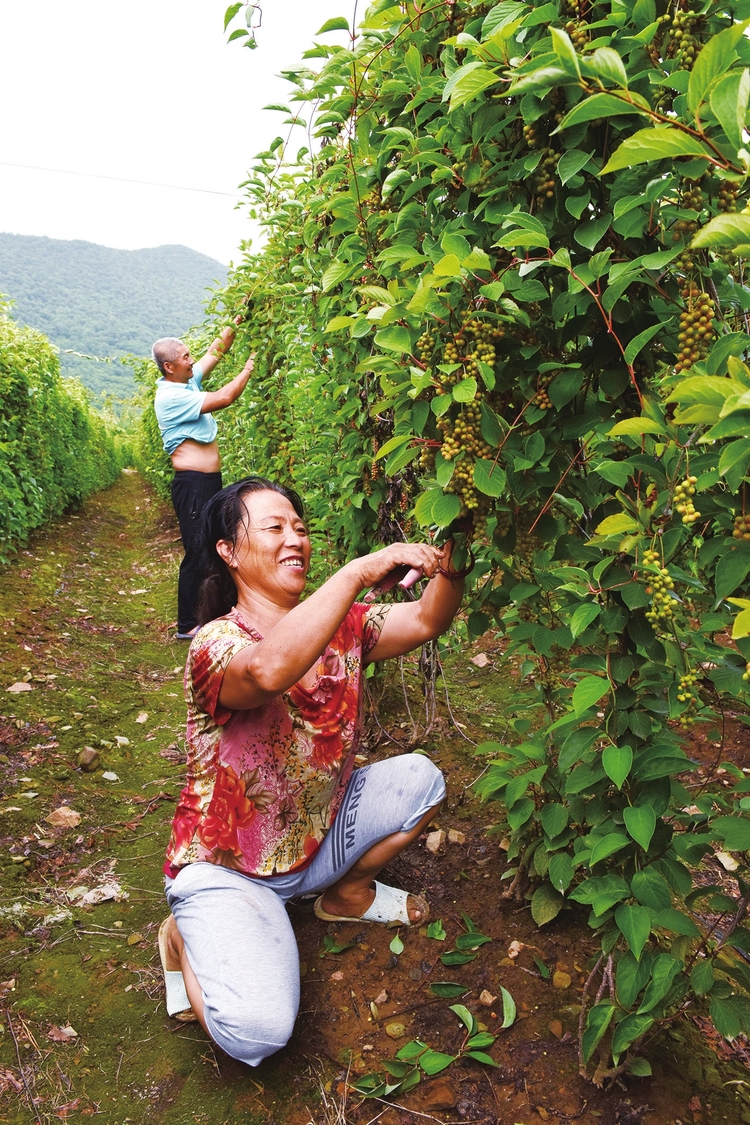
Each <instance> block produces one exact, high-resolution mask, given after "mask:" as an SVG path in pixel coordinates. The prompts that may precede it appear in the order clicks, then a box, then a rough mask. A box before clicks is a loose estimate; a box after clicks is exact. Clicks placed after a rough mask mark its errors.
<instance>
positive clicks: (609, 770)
mask: <svg viewBox="0 0 750 1125" xmlns="http://www.w3.org/2000/svg"><path fill="white" fill-rule="evenodd" d="M632 764H633V751H632V749H631V748H630V747H629V746H628V745H624V746H605V748H604V751H603V753H602V765H603V766H604V772H605V773H606V775H607V777H608V778H610V780H611V781H614V783H615V785H616V786H617V788H618V789H622V784H623V782H624V781H625V778H626V777H627V776H628V774H629V773H630V767H631V766H632ZM631 835H632V833H631Z"/></svg>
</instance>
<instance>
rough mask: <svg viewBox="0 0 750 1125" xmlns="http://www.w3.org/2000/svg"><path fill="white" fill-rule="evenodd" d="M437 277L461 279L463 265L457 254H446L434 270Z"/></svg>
mask: <svg viewBox="0 0 750 1125" xmlns="http://www.w3.org/2000/svg"><path fill="white" fill-rule="evenodd" d="M434 272H435V275H436V277H461V263H460V262H459V260H458V258H457V257H456V255H455V254H446V255H445V256H444V257H442V258H441V259H440V261H439V262H438V263H437V265H436V266H435V268H434Z"/></svg>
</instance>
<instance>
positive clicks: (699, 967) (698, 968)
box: [690, 960, 716, 996]
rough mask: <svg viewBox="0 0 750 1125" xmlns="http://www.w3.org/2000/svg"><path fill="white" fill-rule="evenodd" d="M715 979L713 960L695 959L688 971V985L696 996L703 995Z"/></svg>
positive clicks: (711, 986)
mask: <svg viewBox="0 0 750 1125" xmlns="http://www.w3.org/2000/svg"><path fill="white" fill-rule="evenodd" d="M715 979H716V977H715V974H714V963H713V961H708V960H706V961H697V962H696V963H695V965H694V966H693V968H692V970H691V972H690V986H691V988H692V989H693V992H694V993H695V995H696V996H705V995H706V993H707V992H709V991H710V990H711V988H713V983H714V980H715Z"/></svg>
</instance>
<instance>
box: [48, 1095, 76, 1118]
mask: <svg viewBox="0 0 750 1125" xmlns="http://www.w3.org/2000/svg"><path fill="white" fill-rule="evenodd" d="M80 1104H81V1099H80V1098H76V1099H75V1101H73V1102H66V1103H65V1105H59V1106H58V1107H57V1109H56V1110H55V1111H54V1113H55V1117H63V1118H65V1117H67V1116H68V1115H69V1114H71V1113H75V1112H76V1111H77V1110H78V1107H79V1105H80Z"/></svg>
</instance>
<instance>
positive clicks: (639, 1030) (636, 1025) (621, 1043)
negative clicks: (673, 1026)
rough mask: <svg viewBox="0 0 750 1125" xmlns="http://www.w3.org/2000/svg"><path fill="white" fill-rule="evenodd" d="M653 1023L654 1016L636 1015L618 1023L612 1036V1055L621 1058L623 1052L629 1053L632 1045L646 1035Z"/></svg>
mask: <svg viewBox="0 0 750 1125" xmlns="http://www.w3.org/2000/svg"><path fill="white" fill-rule="evenodd" d="M653 1022H654V1017H653V1016H648V1015H637V1014H635V1013H634V1014H633V1015H632V1016H626V1017H625V1019H624V1020H623V1021H622V1022H621V1023H618V1025H617V1027H616V1028H615V1033H614V1035H613V1036H612V1055H613V1056H614V1057H615V1058H619V1056H620V1055H621V1054H622V1053H623V1051H627V1049H628V1047H629V1046H630V1045H631V1043H635V1041H636V1039H640V1038H641V1036H642V1035H645V1034H646V1032H647V1031H648V1029H649V1028H650V1027H651V1026H652V1024H653Z"/></svg>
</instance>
